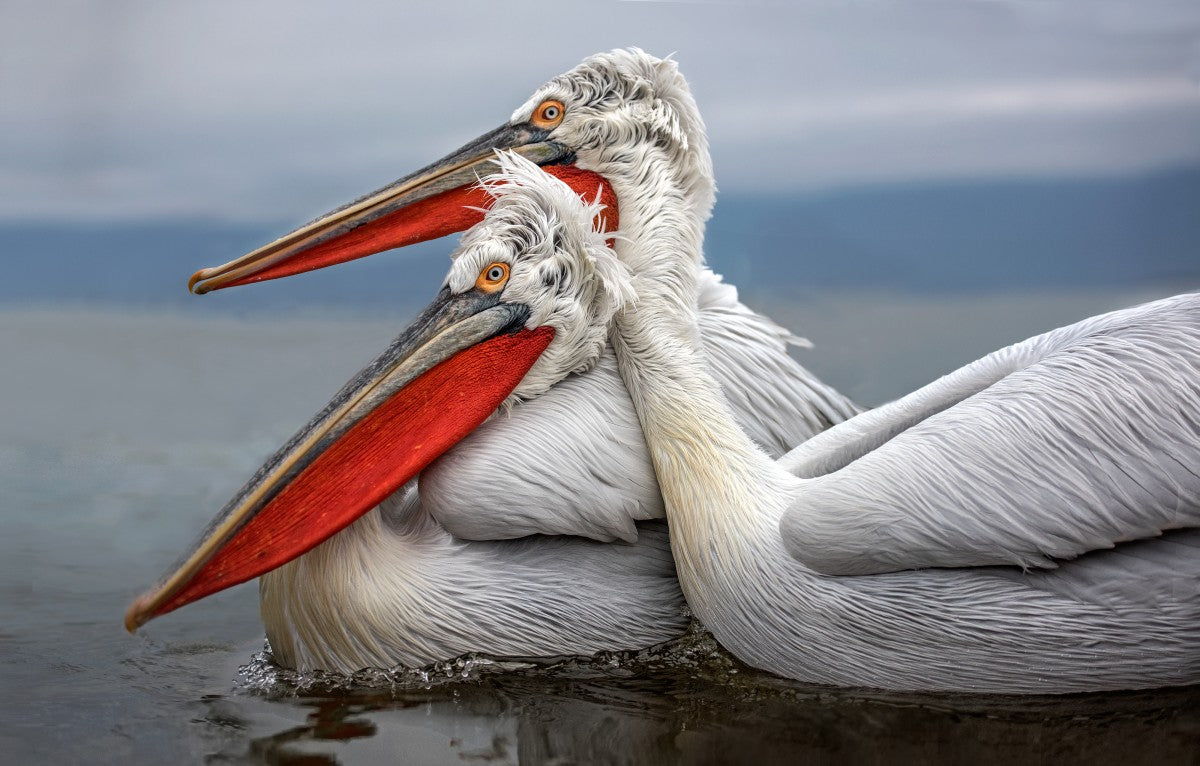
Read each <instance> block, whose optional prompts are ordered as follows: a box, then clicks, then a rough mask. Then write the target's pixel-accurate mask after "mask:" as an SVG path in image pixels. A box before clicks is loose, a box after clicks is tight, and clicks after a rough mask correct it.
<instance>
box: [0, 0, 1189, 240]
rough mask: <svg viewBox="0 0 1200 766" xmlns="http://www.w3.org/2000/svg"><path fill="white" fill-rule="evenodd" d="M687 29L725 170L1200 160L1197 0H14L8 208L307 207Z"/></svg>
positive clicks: (665, 49)
mask: <svg viewBox="0 0 1200 766" xmlns="http://www.w3.org/2000/svg"><path fill="white" fill-rule="evenodd" d="M628 45H636V46H640V47H642V48H645V49H646V50H648V51H651V52H654V53H657V54H667V53H671V52H674V53H675V54H676V58H677V59H678V60H679V61H680V62H681V66H682V68H683V71H684V73H685V74H686V75H687V76H688V78H689V80H690V81H691V83H692V86H693V89H694V91H695V93H696V95H697V98H698V100H699V103H700V107H701V110H702V112H703V114H704V115H705V118H706V120H707V122H708V126H709V132H710V134H711V143H712V147H713V153H714V157H715V160H716V167H717V174H718V182H719V184H720V186H721V188H722V189H723V190H725V191H730V192H749V191H772V192H773V191H786V190H811V189H821V188H828V187H836V186H846V185H854V184H863V183H867V184H869V183H877V182H889V181H905V180H939V179H947V178H964V177H965V178H988V177H997V176H1004V177H1012V176H1030V175H1068V176H1088V175H1111V174H1115V173H1126V172H1137V171H1140V170H1151V169H1157V168H1162V167H1170V166H1179V165H1187V164H1195V163H1198V162H1200V85H1198V83H1200V2H1196V0H1186V1H1182V2H1177V1H1175V0H1129V2H1106V1H1104V0H1081V1H1080V2H1057V1H1055V0H993V1H990V2H981V1H968V0H955V1H954V2H926V1H924V0H921V1H917V2H895V3H892V2H881V1H872V0H860V1H859V2H850V3H847V2H832V0H830V1H828V2H826V1H821V2H804V3H794V4H791V3H723V2H706V3H689V2H665V3H664V2H625V3H542V2H516V1H513V0H509V1H508V2H488V3H462V2H446V1H445V0H443V2H437V3H397V2H367V3H352V2H343V3H327V4H321V5H316V4H310V3H297V2H285V1H284V0H256V1H253V2H238V3H234V2H195V3H182V2H179V3H177V2H155V1H153V0H107V1H105V2H54V3H47V2H44V1H42V2H38V1H36V0H35V1H27V0H4V2H3V3H2V4H0V218H3V219H8V220H13V219H29V218H35V219H55V218H83V219H93V220H95V219H101V220H103V219H139V218H155V217H162V216H189V217H206V218H218V219H232V220H247V221H259V220H273V219H284V220H298V219H300V218H303V217H304V216H306V215H309V214H314V213H318V212H322V211H323V210H325V209H327V208H329V207H331V206H333V205H335V204H337V203H340V202H342V201H344V200H346V199H348V198H350V197H352V196H356V195H358V194H360V193H362V192H365V191H367V190H369V189H370V188H373V187H375V186H377V185H379V184H381V183H384V182H386V181H390V180H392V179H393V178H395V177H396V176H399V175H401V174H403V173H405V172H407V171H408V170H411V169H413V168H415V167H416V166H418V165H420V164H423V163H425V162H427V161H429V160H432V159H434V158H436V157H438V156H440V155H442V154H443V153H445V152H446V151H447V150H449V149H452V148H454V147H456V146H457V145H459V144H460V143H462V142H463V141H465V140H467V139H469V138H472V137H474V136H475V135H478V134H479V133H482V132H483V131H484V130H487V129H490V128H491V127H494V126H495V125H496V124H498V123H499V122H500V121H502V120H504V119H506V118H507V116H508V115H509V114H510V113H511V111H512V110H513V108H515V107H516V106H517V105H519V104H520V103H521V102H522V101H523V100H524V99H525V98H526V96H527V95H528V94H529V92H530V91H531V90H532V89H533V88H535V87H536V86H537V85H538V84H540V83H541V82H542V81H543V80H545V79H547V78H549V77H551V76H553V75H554V74H557V73H558V72H560V71H562V70H564V69H567V68H569V67H570V66H572V65H574V64H575V63H576V62H578V61H579V60H580V59H581V58H583V57H584V56H586V55H588V54H589V53H592V52H595V51H598V50H604V49H609V48H613V47H619V46H628Z"/></svg>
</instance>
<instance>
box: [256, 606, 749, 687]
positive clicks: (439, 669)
mask: <svg viewBox="0 0 1200 766" xmlns="http://www.w3.org/2000/svg"><path fill="white" fill-rule="evenodd" d="M743 670H745V667H744V666H743V665H741V663H739V662H738V661H737V660H736V659H735V658H734V657H733V656H732V655H730V654H728V653H727V652H726V651H725V650H723V649H722V648H721V647H720V646H719V645H718V644H717V642H716V639H714V638H713V637H712V634H710V633H709V632H708V631H706V630H705V629H704V628H703V627H702V626H701V625H700V624H699V623H697V622H695V621H693V622H692V624H691V626H690V627H689V629H688V631H687V632H686V633H685V634H684V635H683V636H681V637H679V638H677V639H675V640H673V641H669V642H667V643H664V644H659V645H658V646H654V647H650V648H648V649H641V650H636V651H611V652H598V653H596V654H594V655H591V656H586V657H585V656H561V657H537V658H532V657H531V658H525V657H517V658H513V657H505V658H500V657H492V656H488V655H484V654H476V653H472V654H465V655H462V656H460V657H455V658H453V659H450V660H443V661H440V662H435V663H433V664H431V665H425V666H423V667H419V668H410V667H404V666H400V665H397V666H394V667H391V668H363V669H362V670H358V671H356V672H354V673H349V674H346V673H338V672H331V671H321V670H316V671H297V670H289V669H287V668H284V667H283V666H281V665H279V664H278V663H277V662H276V661H275V657H274V655H273V654H272V652H271V647H270V643H269V642H266V641H264V643H263V649H262V651H260V652H256V653H255V654H254V655H253V656H252V657H251V658H250V661H249V662H248V663H246V664H245V665H242V666H241V667H240V668H238V682H237V684H236V686H237V690H239V691H243V692H246V693H249V694H257V695H264V696H269V697H275V698H280V697H292V696H296V697H307V696H313V695H332V694H339V693H346V692H351V691H366V690H375V691H392V692H402V691H415V690H429V689H433V688H435V687H441V686H445V685H448V684H461V683H479V682H482V681H484V680H487V679H489V678H493V677H496V676H507V677H512V676H518V675H519V676H524V677H526V678H529V679H535V678H537V679H560V680H569V681H592V680H602V679H614V680H615V679H627V678H636V677H643V676H654V675H661V674H664V673H668V674H676V675H686V676H689V677H691V678H695V679H697V680H699V679H703V680H705V681H709V682H715V683H720V684H731V683H736V681H737V679H738V677H739V674H740V673H741V672H742V671H743ZM751 674H753V671H751Z"/></svg>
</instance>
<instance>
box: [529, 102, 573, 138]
mask: <svg viewBox="0 0 1200 766" xmlns="http://www.w3.org/2000/svg"><path fill="white" fill-rule="evenodd" d="M566 111H567V108H566V107H565V106H563V102H561V101H559V100H558V99H556V98H548V99H546V100H545V101H543V102H542V103H540V104H538V106H537V109H534V110H533V117H531V118H530V122H532V123H533V124H534V125H536V126H537V127H539V128H543V129H545V130H550V129H551V128H557V127H558V125H559V123H561V122H562V121H563V116H564V115H565V114H566Z"/></svg>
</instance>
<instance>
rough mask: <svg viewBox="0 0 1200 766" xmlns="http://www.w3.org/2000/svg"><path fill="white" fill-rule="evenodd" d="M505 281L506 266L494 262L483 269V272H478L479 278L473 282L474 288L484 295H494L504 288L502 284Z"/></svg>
mask: <svg viewBox="0 0 1200 766" xmlns="http://www.w3.org/2000/svg"><path fill="white" fill-rule="evenodd" d="M507 281H508V264H507V263H504V262H502V261H496V262H495V263H489V264H488V265H487V266H484V267H483V271H481V272H479V278H478V279H476V280H475V286H476V287H478V288H479V289H480V290H483V291H484V292H485V293H494V292H496V291H497V290H499V289H500V288H501V287H504V283H505V282H507Z"/></svg>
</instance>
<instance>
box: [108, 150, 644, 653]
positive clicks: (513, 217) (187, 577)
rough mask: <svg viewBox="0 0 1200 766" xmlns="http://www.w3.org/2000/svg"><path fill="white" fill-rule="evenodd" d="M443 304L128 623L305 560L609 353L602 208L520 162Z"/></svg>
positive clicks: (237, 505) (300, 437) (494, 183)
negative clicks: (478, 431) (482, 433)
mask: <svg viewBox="0 0 1200 766" xmlns="http://www.w3.org/2000/svg"><path fill="white" fill-rule="evenodd" d="M495 162H496V164H497V165H498V167H499V170H498V172H496V173H495V174H493V175H492V176H490V177H489V178H488V179H487V180H486V181H485V182H484V186H485V191H486V192H487V193H488V194H489V196H490V197H491V198H492V199H493V200H494V204H493V206H492V208H491V210H490V212H489V213H488V215H487V217H486V219H485V220H484V221H483V222H482V223H480V224H479V225H477V226H476V227H475V228H474V229H472V230H471V231H470V232H468V233H467V235H465V236H464V238H463V240H462V243H461V246H460V247H459V249H458V250H457V251H456V253H455V254H454V261H453V265H452V266H451V269H450V273H449V274H448V276H447V277H446V281H445V283H444V285H443V287H442V289H441V290H440V292H439V293H438V295H437V297H436V298H435V299H434V301H433V302H432V303H431V304H430V305H429V306H428V307H427V308H426V309H425V310H424V311H422V312H421V313H420V314H419V315H418V317H417V319H416V320H415V321H414V322H413V324H412V325H411V326H410V327H409V328H408V329H407V330H405V331H404V332H403V333H402V334H401V335H400V336H399V337H398V338H397V339H396V340H395V341H394V342H393V343H392V344H391V345H390V346H389V347H388V348H387V350H385V351H384V352H383V354H381V355H380V356H379V357H378V358H377V359H375V360H374V361H373V362H371V363H370V364H369V365H367V366H366V367H365V368H364V369H363V370H362V371H360V372H359V373H358V374H357V375H356V376H355V377H354V378H353V379H352V380H351V381H350V382H349V383H347V384H346V385H345V387H343V389H342V390H341V391H340V392H339V393H338V394H337V395H336V396H335V397H334V398H333V400H332V401H330V402H329V404H328V405H326V407H325V408H324V409H323V410H322V411H321V412H320V413H318V414H317V415H316V416H315V417H314V418H313V419H312V420H311V421H310V422H309V423H308V425H306V426H305V427H304V428H303V429H301V430H300V432H299V433H297V434H296V435H295V436H294V437H292V439H291V440H290V441H289V442H288V443H287V444H286V445H284V447H282V448H281V449H280V450H279V451H278V452H277V453H276V454H275V455H273V456H272V457H271V458H270V459H269V460H268V461H267V462H266V463H265V464H264V465H263V466H262V467H261V468H260V469H259V470H258V471H257V472H256V473H255V475H254V477H253V478H252V479H251V480H250V481H249V482H248V483H247V484H246V485H245V486H244V487H243V488H242V489H241V490H240V491H239V492H238V494H237V495H235V496H234V498H233V499H232V500H231V501H230V502H229V503H228V504H227V505H226V506H225V508H224V509H223V510H222V511H221V513H220V514H219V515H218V516H217V518H216V519H214V520H213V522H212V523H211V524H210V525H209V526H208V528H207V529H206V531H205V532H204V534H203V535H202V536H201V538H200V540H199V541H198V542H197V543H196V544H195V546H194V547H193V548H192V550H191V551H190V552H189V553H188V554H187V555H185V556H184V557H183V558H182V560H181V562H180V563H179V564H178V565H177V566H176V567H174V568H172V570H171V571H169V572H168V573H167V574H166V575H165V576H164V577H163V578H162V580H161V581H160V583H159V584H158V585H157V586H156V587H155V588H153V589H152V590H150V591H149V592H147V593H146V594H144V595H143V596H141V597H140V598H138V599H137V600H136V601H135V602H134V603H133V604H132V605H131V606H130V607H129V610H128V612H127V613H126V617H125V624H126V627H127V628H129V629H130V630H134V629H136V628H137V627H138V626H140V625H142V624H144V623H145V622H146V621H147V620H149V619H151V618H153V617H156V616H158V615H161V614H164V613H166V612H169V611H172V610H174V609H177V608H178V607H180V606H183V605H184V604H186V603H189V602H191V601H194V600H196V599H199V598H202V597H203V596H206V595H209V594H211V593H214V592H216V591H218V590H222V589H224V588H227V587H229V586H231V585H235V584H237V583H239V582H244V581H245V580H248V579H250V578H252V577H257V576H258V575H260V574H263V573H264V572H267V571H270V570H272V569H274V568H276V567H278V566H280V565H282V564H284V563H286V562H288V561H290V560H292V559H294V558H296V557H298V556H300V555H301V554H303V553H305V552H306V551H308V550H310V549H311V548H313V547H314V546H316V545H318V544H319V543H321V542H322V541H323V540H325V539H327V538H329V537H330V536H332V535H333V534H335V533H336V532H338V531H339V530H341V529H343V528H344V527H346V526H347V525H348V524H350V523H351V522H353V521H354V520H355V519H357V518H358V517H359V516H361V515H362V514H363V513H365V512H366V511H368V510H370V509H371V508H372V507H374V506H375V505H377V504H378V503H379V502H380V501H382V500H383V499H384V498H386V497H387V496H389V495H391V494H392V493H393V492H394V491H396V490H397V489H398V488H399V487H401V486H402V485H403V484H404V483H405V482H407V481H408V480H409V479H411V478H412V477H413V476H415V475H416V474H417V473H418V472H420V471H421V469H423V468H424V467H425V466H426V465H428V464H429V463H430V462H432V461H433V460H434V459H436V458H437V457H438V456H439V455H441V454H442V453H443V452H445V451H446V450H447V449H449V448H450V447H451V446H453V445H454V444H455V443H456V442H457V441H459V440H460V439H462V438H463V437H464V436H466V435H467V434H468V433H469V432H470V431H471V430H473V429H474V428H475V427H476V426H478V425H479V424H480V423H482V422H483V421H484V420H485V419H486V418H487V417H489V416H490V415H491V414H492V413H493V412H494V411H495V410H496V409H497V407H499V406H500V405H501V404H503V403H506V402H512V401H516V400H519V399H524V398H529V397H533V396H536V395H538V394H540V393H542V392H543V391H545V390H546V389H547V388H549V387H550V386H551V385H553V384H554V383H556V382H558V381H559V380H561V379H562V378H564V377H566V376H567V375H569V374H570V373H572V372H577V371H583V370H586V369H588V368H589V367H591V366H592V365H593V364H594V363H595V362H596V360H597V359H598V358H599V356H600V354H601V352H602V351H603V350H604V346H605V342H606V340H605V339H606V332H607V326H608V324H609V322H610V320H611V319H612V317H613V315H614V313H615V312H616V311H618V310H619V308H620V307H621V306H622V304H623V303H624V302H625V301H626V300H627V299H628V298H629V297H630V295H631V288H630V286H629V285H630V275H629V273H628V271H627V270H626V268H625V267H624V266H623V265H622V264H621V263H620V262H619V261H618V260H617V259H616V257H615V255H614V254H613V253H612V251H611V250H610V249H609V247H608V245H607V244H606V242H607V238H609V237H611V236H612V234H611V233H610V232H607V231H606V230H605V229H604V225H603V217H602V214H603V212H604V211H603V208H602V205H601V203H599V202H591V203H585V202H583V201H582V200H581V199H580V198H579V197H578V195H577V194H576V193H575V191H573V190H572V189H571V188H570V187H568V186H567V185H566V184H564V183H563V182H561V181H559V180H558V179H556V178H554V177H552V176H551V175H549V174H546V173H544V172H542V171H541V170H540V169H539V168H538V167H537V166H536V165H535V164H533V163H532V162H530V161H528V160H526V159H524V158H523V157H521V156H520V155H518V154H515V153H510V154H502V155H499V156H498V157H496V158H495Z"/></svg>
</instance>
